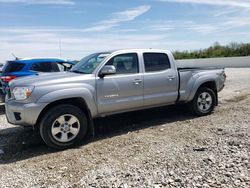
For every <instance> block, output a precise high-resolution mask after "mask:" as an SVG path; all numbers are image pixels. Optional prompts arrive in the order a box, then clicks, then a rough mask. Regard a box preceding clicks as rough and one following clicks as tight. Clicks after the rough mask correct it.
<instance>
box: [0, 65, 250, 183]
mask: <svg viewBox="0 0 250 188" xmlns="http://www.w3.org/2000/svg"><path fill="white" fill-rule="evenodd" d="M249 71H250V69H227V71H226V72H227V75H228V78H227V85H226V87H225V89H224V90H223V91H222V92H221V93H220V95H219V96H220V102H219V106H218V107H217V108H216V109H215V112H214V113H213V114H211V115H209V116H206V117H199V118H197V117H193V116H191V115H190V114H189V113H188V111H187V110H186V107H185V106H177V107H167V108H157V109H152V110H144V111H137V112H132V113H126V114H123V115H117V116H112V117H108V118H103V119H98V120H96V129H97V136H96V138H95V139H92V138H88V139H87V141H85V142H83V143H82V145H81V146H80V147H79V148H74V149H69V150H65V151H53V150H51V149H48V148H47V147H46V146H45V145H44V144H43V142H42V141H41V139H40V137H39V136H38V135H37V134H35V133H34V132H33V131H32V130H30V129H23V128H20V127H15V126H12V125H9V124H8V123H7V122H6V119H5V116H4V115H3V114H4V108H3V107H1V108H0V111H1V114H2V115H0V123H1V125H0V158H1V160H0V172H1V173H0V187H156V188H157V187H227V188H230V187H244V188H245V187H250V126H249V125H250V116H249V115H250V84H249V81H250V73H249Z"/></svg>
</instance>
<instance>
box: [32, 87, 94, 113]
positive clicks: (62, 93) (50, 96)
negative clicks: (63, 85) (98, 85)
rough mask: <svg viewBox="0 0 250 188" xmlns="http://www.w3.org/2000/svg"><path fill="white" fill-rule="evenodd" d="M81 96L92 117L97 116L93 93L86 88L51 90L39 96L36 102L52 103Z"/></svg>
mask: <svg viewBox="0 0 250 188" xmlns="http://www.w3.org/2000/svg"><path fill="white" fill-rule="evenodd" d="M76 97H77V98H79V97H80V98H83V100H84V101H85V102H86V105H87V107H88V108H89V111H90V113H91V116H92V117H95V116H97V107H96V100H95V96H94V94H92V93H91V92H90V91H89V90H88V89H86V88H69V89H60V90H56V91H52V92H50V93H47V94H45V95H43V96H42V97H40V98H39V99H38V101H37V103H47V104H49V103H52V102H55V101H58V100H62V99H69V98H76Z"/></svg>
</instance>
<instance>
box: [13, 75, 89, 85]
mask: <svg viewBox="0 0 250 188" xmlns="http://www.w3.org/2000/svg"><path fill="white" fill-rule="evenodd" d="M90 78H93V75H92V74H78V73H73V72H55V73H44V74H39V75H34V76H27V77H22V78H17V79H14V80H13V81H11V82H10V83H9V86H10V87H11V88H13V87H16V86H41V85H56V84H66V83H70V82H74V83H75V82H78V81H80V80H81V81H83V80H85V79H86V80H88V79H90Z"/></svg>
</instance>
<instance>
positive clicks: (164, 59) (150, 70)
mask: <svg viewBox="0 0 250 188" xmlns="http://www.w3.org/2000/svg"><path fill="white" fill-rule="evenodd" d="M142 55H143V60H144V69H145V73H144V91H143V92H144V106H154V105H164V104H171V103H174V102H175V101H176V99H177V96H178V78H177V74H176V69H175V67H171V64H170V60H169V57H168V55H167V54H166V53H156V52H146V53H143V54H142Z"/></svg>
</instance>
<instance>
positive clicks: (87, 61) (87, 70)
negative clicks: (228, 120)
mask: <svg viewBox="0 0 250 188" xmlns="http://www.w3.org/2000/svg"><path fill="white" fill-rule="evenodd" d="M108 55H109V53H95V54H91V55H89V56H87V57H85V58H83V59H82V60H81V61H80V62H79V63H78V64H76V65H75V66H74V67H72V69H70V72H76V73H82V74H92V73H93V72H94V70H95V69H96V67H97V66H98V65H99V64H100V63H101V62H102V61H103V60H104V59H105V58H106V57H107V56H108Z"/></svg>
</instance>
